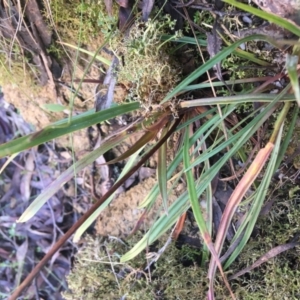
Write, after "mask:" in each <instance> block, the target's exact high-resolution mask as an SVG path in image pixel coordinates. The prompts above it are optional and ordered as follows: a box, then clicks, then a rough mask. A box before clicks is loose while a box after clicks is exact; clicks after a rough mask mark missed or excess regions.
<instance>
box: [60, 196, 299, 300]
mask: <svg viewBox="0 0 300 300" xmlns="http://www.w3.org/2000/svg"><path fill="white" fill-rule="evenodd" d="M284 194H285V192H284V191H282V195H281V196H280V195H279V198H278V200H276V201H275V203H274V205H273V208H272V210H271V212H270V214H269V215H268V216H267V217H262V218H260V219H259V221H258V224H257V226H256V229H255V233H254V234H253V237H252V238H251V239H250V240H249V243H248V244H247V246H246V247H245V249H244V250H243V252H242V254H241V255H240V256H239V257H238V259H237V261H236V262H235V263H234V264H233V265H232V266H231V268H230V269H229V270H226V271H227V272H228V275H230V274H234V273H236V272H237V271H239V270H241V269H243V268H245V267H247V266H250V265H251V264H252V263H254V262H255V261H256V260H257V259H258V258H259V257H260V256H262V255H263V254H265V253H266V252H268V251H269V250H271V249H272V248H274V247H276V246H278V245H281V244H285V243H288V242H289V241H290V240H291V239H292V238H293V237H294V236H295V235H296V234H297V232H299V228H300V201H299V200H298V199H297V198H294V199H284V198H283V197H284V196H283V195H284ZM281 197H282V198H281ZM280 198H281V199H282V200H280ZM140 237H141V235H140V236H135V237H133V238H132V239H130V240H128V241H126V243H127V245H125V244H122V243H121V242H120V241H118V240H110V241H108V240H107V239H105V238H100V237H97V238H93V237H91V236H87V237H86V245H85V246H84V247H83V249H82V250H81V251H80V252H79V253H78V255H77V258H76V262H75V265H74V268H73V271H72V273H71V274H70V276H69V278H68V282H69V288H70V290H72V293H71V292H68V293H65V295H64V296H65V297H66V299H74V298H73V297H74V295H76V296H78V299H79V298H80V297H82V298H85V299H120V297H122V296H124V295H126V299H145V300H146V299H149V300H150V299H166V300H173V299H182V300H183V299H205V293H206V291H207V284H208V281H207V277H206V275H207V274H206V270H207V267H204V268H201V267H200V266H199V260H200V257H201V251H200V250H197V249H195V248H193V247H189V246H187V245H185V246H184V247H182V248H181V249H178V248H176V246H175V244H172V245H170V246H169V247H168V248H167V250H166V252H165V253H164V254H163V255H162V256H161V257H160V259H159V260H158V262H157V263H156V264H155V266H154V267H153V268H151V272H150V273H151V274H149V273H148V272H147V271H143V268H145V266H146V265H147V261H146V260H145V259H144V258H143V256H142V255H139V256H138V257H136V258H135V259H134V260H132V261H130V262H129V264H120V263H119V259H120V257H121V256H122V254H124V253H125V252H127V251H128V250H129V249H130V247H131V246H133V245H134V244H135V243H136V242H137V241H138V239H139V238H140ZM162 245H163V243H162V242H160V243H159V245H155V247H153V248H152V249H150V251H153V252H154V251H157V249H159V248H160V247H162ZM299 254H300V248H299V247H295V248H293V249H290V250H288V251H286V252H283V253H281V254H280V255H278V256H277V257H275V258H272V259H270V260H269V261H267V262H266V263H264V264H262V265H261V266H260V267H258V268H257V269H254V270H252V271H251V272H250V273H246V274H245V275H243V276H241V277H240V278H238V279H236V280H233V281H231V287H232V289H233V291H234V294H235V295H236V297H237V299H242V300H257V299H267V300H282V299H299V297H300V292H299V291H300V259H299ZM118 275H122V276H120V277H119V276H118ZM116 278H118V279H116ZM215 288H216V299H220V300H221V299H222V300H224V299H230V297H229V295H228V291H227V289H226V287H225V285H224V284H223V283H222V280H221V279H219V281H218V282H216V286H215Z"/></svg>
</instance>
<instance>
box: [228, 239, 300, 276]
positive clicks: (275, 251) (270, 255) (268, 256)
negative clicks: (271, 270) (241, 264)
mask: <svg viewBox="0 0 300 300" xmlns="http://www.w3.org/2000/svg"><path fill="white" fill-rule="evenodd" d="M298 238H299V234H298V235H297V236H296V237H295V238H294V239H293V241H292V242H290V243H287V244H283V245H280V246H277V247H274V248H273V249H271V250H270V251H268V252H267V253H266V254H264V255H263V256H261V257H260V258H259V259H258V260H257V261H256V262H255V263H254V264H252V265H251V266H250V267H247V268H245V269H243V270H241V271H239V272H237V273H235V274H234V275H232V276H230V277H229V280H233V279H236V278H238V277H240V276H242V275H244V274H245V273H249V272H250V271H251V270H253V269H255V268H257V267H259V266H260V265H261V264H263V263H265V262H267V261H268V260H270V259H271V258H273V257H275V256H277V255H279V254H280V253H282V252H284V251H287V250H290V249H292V248H294V247H295V246H297V245H299V244H300V241H297V240H298Z"/></svg>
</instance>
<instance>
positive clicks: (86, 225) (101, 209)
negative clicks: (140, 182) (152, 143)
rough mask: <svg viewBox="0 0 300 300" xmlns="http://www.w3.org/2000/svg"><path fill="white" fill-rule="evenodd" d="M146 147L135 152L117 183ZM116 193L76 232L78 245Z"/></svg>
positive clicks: (75, 241)
mask: <svg viewBox="0 0 300 300" xmlns="http://www.w3.org/2000/svg"><path fill="white" fill-rule="evenodd" d="M144 147H145V146H144ZM144 147H141V148H139V149H138V151H137V152H135V153H134V154H133V155H132V156H131V157H130V159H129V160H128V162H127V163H126V165H125V167H124V168H123V170H122V172H121V174H120V176H119V178H118V180H117V181H119V180H120V179H122V177H123V176H124V175H125V174H126V173H127V172H128V171H129V170H130V169H131V168H132V167H133V165H134V164H135V163H136V160H137V158H138V156H139V154H140V152H141V151H142V150H143V149H144ZM115 193H116V192H114V193H113V194H112V195H111V196H110V197H108V198H107V199H106V200H105V201H104V202H103V203H102V205H100V206H99V207H98V208H97V209H96V210H95V211H94V213H93V214H92V215H91V216H90V217H89V218H88V219H87V220H86V221H85V222H84V223H83V224H82V225H81V226H80V227H79V228H78V230H77V231H76V232H75V234H74V237H73V242H74V243H77V242H78V241H79V239H80V238H81V236H82V234H83V233H84V232H85V231H86V230H87V229H88V228H89V227H90V226H91V225H92V224H93V222H94V221H95V220H96V218H97V217H98V216H99V214H100V213H101V212H102V211H103V210H104V209H105V208H106V207H107V206H108V205H109V204H110V202H111V201H112V200H113V198H114V196H115Z"/></svg>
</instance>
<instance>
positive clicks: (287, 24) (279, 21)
mask: <svg viewBox="0 0 300 300" xmlns="http://www.w3.org/2000/svg"><path fill="white" fill-rule="evenodd" d="M223 1H224V2H226V3H228V4H231V5H233V6H235V7H238V8H240V9H242V10H244V11H247V12H249V13H251V14H253V15H256V16H258V17H260V18H262V19H265V20H267V21H269V22H272V23H274V24H276V25H278V26H279V27H280V28H285V29H287V30H288V31H290V32H292V33H294V34H295V35H297V36H299V37H300V28H299V27H298V26H297V25H296V24H295V23H293V22H292V21H289V20H288V19H286V18H281V17H279V16H277V15H274V14H271V13H267V12H266V11H262V10H260V9H257V8H254V7H252V6H250V5H246V4H243V3H241V2H237V1H235V0H223Z"/></svg>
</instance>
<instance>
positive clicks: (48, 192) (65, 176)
mask: <svg viewBox="0 0 300 300" xmlns="http://www.w3.org/2000/svg"><path fill="white" fill-rule="evenodd" d="M127 138H128V136H127V135H126V133H125V132H123V133H122V134H119V135H117V136H115V137H113V138H112V139H110V140H108V141H106V142H104V143H103V144H102V145H101V147H99V148H97V149H96V150H94V151H92V152H91V153H89V154H88V155H86V156H85V157H84V158H82V159H80V160H79V161H78V162H76V163H75V164H74V165H72V166H71V167H69V168H68V169H67V170H66V171H64V172H63V173H62V174H61V175H59V176H58V178H57V179H56V180H55V181H53V182H52V183H51V184H50V185H49V186H48V187H46V189H45V190H44V191H43V193H42V194H40V195H39V196H38V197H37V198H36V199H35V200H34V201H33V202H32V203H31V204H30V205H29V207H28V208H27V209H26V210H25V212H24V213H23V214H22V215H21V217H20V218H19V220H18V222H20V223H23V222H26V221H28V220H30V219H31V218H32V217H33V216H34V215H35V214H36V213H37V212H38V210H39V209H40V208H41V207H42V206H43V205H44V204H45V203H46V201H47V200H48V199H49V198H50V197H52V196H53V195H54V194H55V193H56V192H57V191H58V190H59V189H60V188H61V187H62V186H63V185H64V184H65V183H66V182H67V181H69V180H70V179H71V178H73V177H74V175H75V173H77V172H79V171H81V170H82V169H84V168H85V167H86V166H88V165H89V164H91V163H92V162H93V161H95V160H96V159H97V158H98V157H99V156H100V155H102V154H104V153H105V152H107V151H108V150H110V149H112V148H113V147H115V146H116V145H118V144H119V143H121V142H122V141H124V140H125V139H127Z"/></svg>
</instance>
